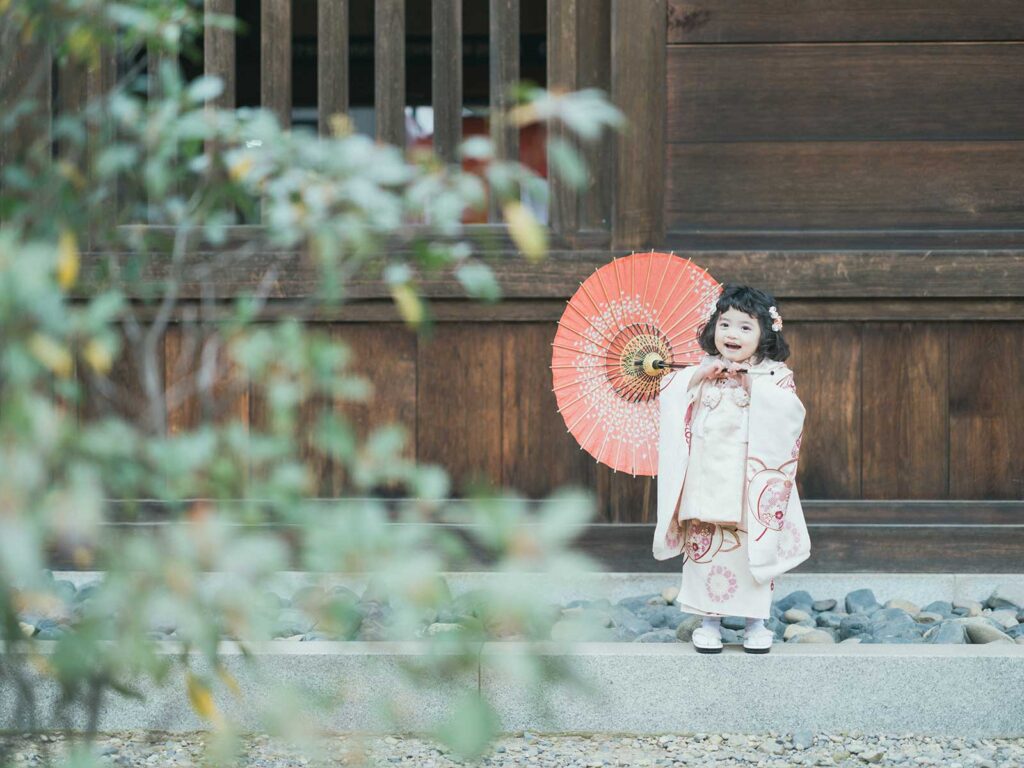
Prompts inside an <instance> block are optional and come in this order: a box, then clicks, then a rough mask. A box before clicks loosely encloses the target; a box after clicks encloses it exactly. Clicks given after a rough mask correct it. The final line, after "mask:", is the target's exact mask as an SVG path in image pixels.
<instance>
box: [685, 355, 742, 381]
mask: <svg viewBox="0 0 1024 768" xmlns="http://www.w3.org/2000/svg"><path fill="white" fill-rule="evenodd" d="M731 365H732V363H730V362H729V361H728V360H722V359H721V358H718V357H711V356H710V355H708V356H707V357H705V358H704V359H703V360H701V361H700V365H698V366H697V370H696V371H694V372H693V377H692V378H691V379H690V383H691V384H699V383H700V382H702V381H704V380H705V379H717V378H718V377H719V376H721V375H722V374H723V373H724V372H725V371H727V370H728V369H729V366H731Z"/></svg>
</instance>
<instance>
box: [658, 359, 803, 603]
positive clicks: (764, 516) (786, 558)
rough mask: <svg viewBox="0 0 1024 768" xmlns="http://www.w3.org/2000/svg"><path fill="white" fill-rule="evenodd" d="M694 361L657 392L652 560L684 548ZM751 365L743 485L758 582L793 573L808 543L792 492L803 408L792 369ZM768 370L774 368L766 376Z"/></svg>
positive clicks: (752, 570)
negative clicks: (681, 513)
mask: <svg viewBox="0 0 1024 768" xmlns="http://www.w3.org/2000/svg"><path fill="white" fill-rule="evenodd" d="M695 370H696V366H694V367H689V368H684V369H682V370H679V371H675V372H673V373H671V374H668V375H667V376H665V380H663V381H662V386H661V392H660V395H659V398H658V400H659V409H660V417H659V437H658V525H657V527H656V528H655V530H654V546H653V552H654V557H655V559H657V560H667V559H668V558H670V557H675V556H676V555H680V554H684V553H683V545H684V541H683V528H682V526H681V525H680V523H679V521H678V520H676V519H675V516H676V511H677V510H678V508H679V502H680V499H681V494H682V490H683V480H684V479H685V478H686V465H687V462H688V460H689V456H690V446H689V443H690V441H689V430H690V424H691V421H692V419H693V409H694V407H695V405H696V399H697V394H698V391H699V389H700V388H699V387H694V388H693V389H690V388H689V383H690V379H691V378H692V376H693V372H694V371H695ZM750 370H754V371H762V370H763V371H766V373H764V374H755V375H751V376H750V377H749V378H750V380H751V381H750V415H749V419H750V421H749V436H748V440H749V442H748V444H747V471H746V488H745V489H744V490H745V492H744V494H743V498H744V511H745V513H746V514H745V519H746V522H747V526H748V533H747V542H748V547H747V557H748V559H749V562H750V573H751V575H752V576H753V577H754V579H755V580H756V581H757V582H758V583H761V584H764V583H767V582H768V581H769V580H770V579H772V578H774V577H775V576H778V575H779V574H782V573H785V572H786V571H789V570H792V569H793V568H795V567H796V566H797V565H799V564H800V563H802V562H803V561H804V560H806V559H807V558H808V557H810V555H811V543H810V538H809V536H808V534H807V524H806V523H805V522H804V513H803V508H802V507H801V505H800V496H799V494H798V493H797V489H796V469H797V461H798V458H799V454H800V438H801V435H802V433H803V424H804V406H803V404H802V403H801V402H800V400H799V398H798V397H797V396H796V388H795V386H794V384H793V372H792V371H791V370H790V369H789V368H788V367H787V366H786V365H785V364H784V363H780V362H777V361H774V360H764V361H762V362H760V363H757V364H755V365H752V366H750ZM768 371H772V372H773V373H767V372H768Z"/></svg>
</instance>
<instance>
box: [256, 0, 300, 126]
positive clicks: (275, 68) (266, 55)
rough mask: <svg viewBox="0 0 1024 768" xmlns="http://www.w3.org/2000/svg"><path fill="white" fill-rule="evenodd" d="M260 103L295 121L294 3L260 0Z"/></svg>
mask: <svg viewBox="0 0 1024 768" xmlns="http://www.w3.org/2000/svg"><path fill="white" fill-rule="evenodd" d="M260 54H261V55H260V103H261V104H262V105H263V106H264V107H265V108H267V109H269V110H271V111H272V112H273V113H274V114H275V115H277V119H278V121H279V122H280V123H281V125H282V126H284V127H286V128H287V127H289V126H290V125H291V124H292V3H291V0H260Z"/></svg>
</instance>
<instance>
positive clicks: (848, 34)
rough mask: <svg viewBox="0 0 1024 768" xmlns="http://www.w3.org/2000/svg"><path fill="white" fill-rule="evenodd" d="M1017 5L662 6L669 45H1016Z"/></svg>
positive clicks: (1022, 12)
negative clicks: (945, 42)
mask: <svg viewBox="0 0 1024 768" xmlns="http://www.w3.org/2000/svg"><path fill="white" fill-rule="evenodd" d="M1022 38H1024V5H1021V3H1020V2H1018V0H986V2H984V3H977V2H975V0H938V1H936V0H901V2H899V3H893V2H891V0H857V2H856V3H842V2H832V3H823V2H821V0H757V1H756V2H736V0H669V4H668V40H669V43H778V42H800V43H808V42H823V43H836V42H840V43H841V42H905V41H911V40H920V41H929V42H930V41H933V40H967V41H976V40H1021V39H1022Z"/></svg>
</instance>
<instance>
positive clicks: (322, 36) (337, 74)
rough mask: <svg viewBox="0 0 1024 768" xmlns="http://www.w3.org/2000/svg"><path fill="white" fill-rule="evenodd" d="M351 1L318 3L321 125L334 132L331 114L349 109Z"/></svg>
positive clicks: (324, 131) (323, 0)
mask: <svg viewBox="0 0 1024 768" xmlns="http://www.w3.org/2000/svg"><path fill="white" fill-rule="evenodd" d="M348 35H349V3H348V0H318V2H317V43H316V45H317V48H316V50H317V57H316V60H317V65H316V66H317V68H316V78H317V115H318V119H317V125H318V128H319V130H320V134H321V135H327V134H329V133H330V132H331V128H330V124H331V117H333V116H334V115H339V114H344V113H346V112H348V75H349V64H348Z"/></svg>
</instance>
